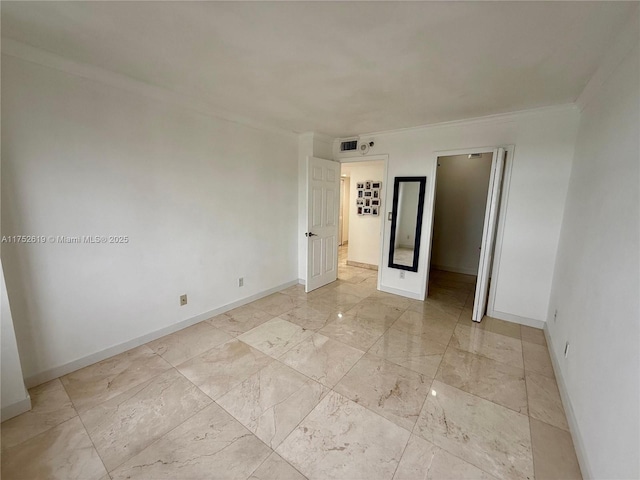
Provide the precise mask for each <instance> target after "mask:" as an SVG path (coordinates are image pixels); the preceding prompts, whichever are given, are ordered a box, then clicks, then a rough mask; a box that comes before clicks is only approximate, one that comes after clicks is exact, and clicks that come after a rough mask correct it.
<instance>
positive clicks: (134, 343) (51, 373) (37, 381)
mask: <svg viewBox="0 0 640 480" xmlns="http://www.w3.org/2000/svg"><path fill="white" fill-rule="evenodd" d="M298 282H299V280H292V281H290V282H287V283H283V284H282V285H278V286H277V287H273V288H270V289H268V290H264V291H262V292H260V293H256V294H254V295H251V296H249V297H245V298H243V299H240V300H237V301H235V302H232V303H228V304H227V305H224V306H222V307H219V308H216V309H213V310H209V311H208V312H203V313H201V314H199V315H196V316H195V317H191V318H188V319H186V320H182V321H180V322H178V323H174V324H173V325H169V326H168V327H164V328H161V329H160V330H156V331H154V332H151V333H147V334H146V335H142V336H140V337H137V338H134V339H132V340H129V341H127V342H124V343H121V344H119V345H114V346H112V347H109V348H106V349H104V350H101V351H99V352H96V353H92V354H91V355H87V356H86V357H82V358H78V359H77V360H73V361H71V362H69V363H65V364H64V365H60V366H57V367H53V368H50V369H48V370H45V371H43V372H40V373H36V374H35V375H31V376H30V377H27V378H25V381H24V383H25V385H26V386H27V388H32V387H35V386H37V385H41V384H43V383H45V382H48V381H49V380H53V379H54V378H58V377H61V376H63V375H66V374H68V373H71V372H75V371H76V370H79V369H81V368H84V367H87V366H89V365H93V364H94V363H97V362H100V361H102V360H105V359H107V358H109V357H113V356H114V355H118V354H120V353H122V352H126V351H127V350H131V349H132V348H136V347H139V346H140V345H144V344H145V343H149V342H151V341H153V340H156V339H158V338H161V337H164V336H165V335H169V334H171V333H174V332H177V331H178V330H182V329H183V328H187V327H190V326H191V325H195V324H196V323H200V322H202V321H203V320H207V319H208V318H211V317H215V316H216V315H220V314H221V313H224V312H228V311H229V310H232V309H234V308H237V307H241V306H242V305H246V304H247V303H251V302H253V301H255V300H258V299H260V298H262V297H266V296H267V295H271V294H272V293H276V292H279V291H280V290H283V289H285V288H288V287H291V286H293V285H298Z"/></svg>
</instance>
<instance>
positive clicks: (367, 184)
mask: <svg viewBox="0 0 640 480" xmlns="http://www.w3.org/2000/svg"><path fill="white" fill-rule="evenodd" d="M371 183H372V182H371V180H367V181H366V182H364V189H365V190H371Z"/></svg>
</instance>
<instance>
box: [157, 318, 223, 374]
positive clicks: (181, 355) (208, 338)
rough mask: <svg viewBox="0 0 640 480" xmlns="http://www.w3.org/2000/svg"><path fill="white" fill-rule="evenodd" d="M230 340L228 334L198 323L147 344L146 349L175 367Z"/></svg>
mask: <svg viewBox="0 0 640 480" xmlns="http://www.w3.org/2000/svg"><path fill="white" fill-rule="evenodd" d="M232 338H233V337H231V336H230V335H229V334H227V333H225V332H223V331H222V330H218V329H217V328H215V327H212V326H211V325H210V324H209V323H206V322H200V323H197V324H195V325H193V326H191V327H187V328H184V329H182V330H180V331H178V332H175V333H172V334H171V335H167V336H165V337H162V338H159V339H158V340H154V341H153V342H150V343H148V344H147V347H149V348H150V349H151V350H153V351H154V352H156V353H157V354H158V355H160V356H161V357H162V358H164V359H165V360H166V361H167V362H169V363H170V364H171V365H174V366H176V365H179V364H180V363H183V362H186V361H187V360H189V359H190V358H193V357H195V356H196V355H200V354H201V353H204V352H206V351H207V350H209V349H211V348H213V347H215V346H216V345H220V344H221V343H224V342H228V341H229V340H231V339H232Z"/></svg>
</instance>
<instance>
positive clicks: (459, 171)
mask: <svg viewBox="0 0 640 480" xmlns="http://www.w3.org/2000/svg"><path fill="white" fill-rule="evenodd" d="M491 160H492V154H491V153H483V154H482V156H481V157H479V158H475V157H474V158H468V155H452V156H448V157H440V159H439V161H438V164H439V166H438V173H437V179H436V201H435V217H434V222H433V244H432V251H431V266H432V267H435V268H438V269H440V270H447V271H451V272H458V273H466V274H469V275H477V273H478V262H479V261H480V245H481V244H482V228H483V226H484V216H485V207H486V204H487V191H488V189H489V176H490V174H491Z"/></svg>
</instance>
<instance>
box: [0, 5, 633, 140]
mask: <svg viewBox="0 0 640 480" xmlns="http://www.w3.org/2000/svg"><path fill="white" fill-rule="evenodd" d="M636 7H637V2H407V3H404V2H403V3H401V2H371V3H363V2H257V3H253V2H251V3H249V2H7V1H3V2H2V3H1V8H2V35H3V36H4V37H9V38H12V39H15V40H18V41H21V42H24V43H27V44H29V45H31V46H34V47H38V48H41V49H44V50H47V51H50V52H52V53H56V54H58V55H62V56H65V57H67V58H70V59H72V60H75V61H77V62H83V63H88V64H92V65H96V66H99V67H101V68H104V69H108V70H111V71H113V72H117V73H120V74H124V75H127V76H129V77H133V78H134V79H137V80H140V81H143V82H146V83H150V84H153V85H156V86H160V87H164V88H166V89H169V90H171V91H173V92H176V93H179V94H184V95H188V96H190V97H192V98H193V97H195V98H200V99H202V100H203V101H206V102H208V103H209V104H212V105H214V106H215V107H217V108H220V109H221V111H228V112H234V114H237V115H239V116H243V117H246V118H249V119H252V120H254V121H257V122H262V123H268V124H270V125H273V126H276V127H279V128H283V129H286V130H291V131H295V132H305V131H316V132H321V133H325V134H328V135H331V136H336V137H340V136H341V137H345V136H350V135H356V134H360V133H367V132H375V131H381V130H392V129H398V128H404V127H412V126H417V125H425V124H430V123H436V122H442V121H448V120H457V119H462V118H470V117H478V116H483V115H489V114H494V113H502V112H509V111H517V110H522V109H527V108H533V107H540V106H546V105H553V104H561V103H568V102H573V101H575V100H576V98H577V97H578V96H579V94H580V93H581V92H582V90H583V88H584V87H585V85H586V83H587V82H588V80H589V78H590V77H591V75H592V74H593V73H594V72H595V69H596V68H597V65H598V62H599V60H600V58H601V57H602V55H603V53H604V52H605V51H606V50H607V48H608V47H609V46H610V45H611V44H612V42H613V40H614V38H615V36H616V33H617V31H618V30H619V29H620V27H621V25H622V24H623V23H624V21H625V19H626V18H627V17H628V16H629V15H631V14H632V12H633V10H634V9H635V8H636Z"/></svg>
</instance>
